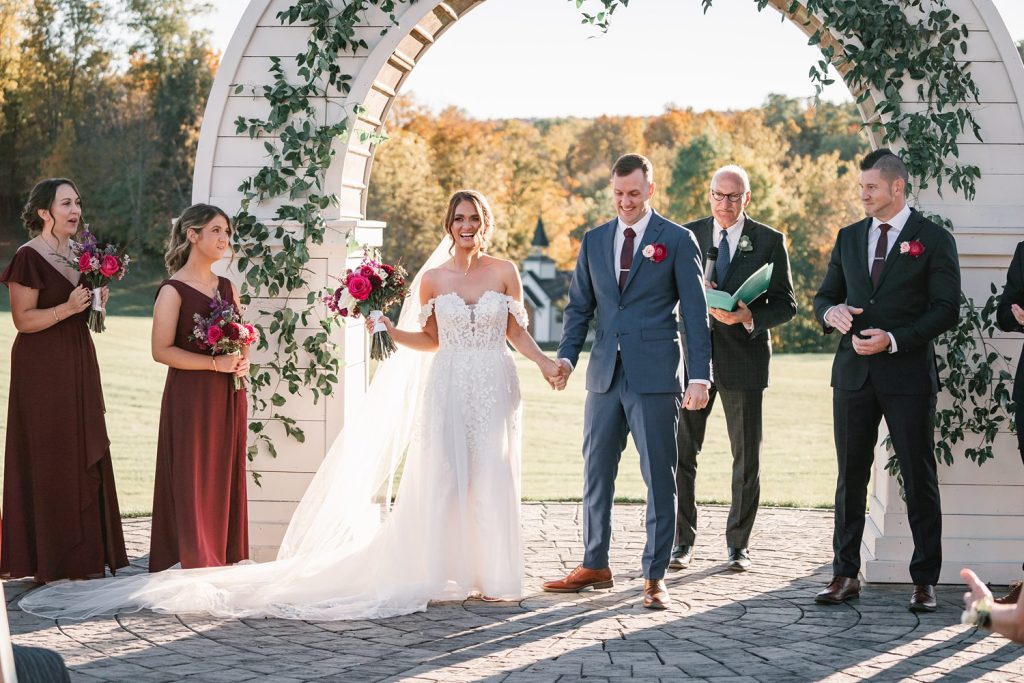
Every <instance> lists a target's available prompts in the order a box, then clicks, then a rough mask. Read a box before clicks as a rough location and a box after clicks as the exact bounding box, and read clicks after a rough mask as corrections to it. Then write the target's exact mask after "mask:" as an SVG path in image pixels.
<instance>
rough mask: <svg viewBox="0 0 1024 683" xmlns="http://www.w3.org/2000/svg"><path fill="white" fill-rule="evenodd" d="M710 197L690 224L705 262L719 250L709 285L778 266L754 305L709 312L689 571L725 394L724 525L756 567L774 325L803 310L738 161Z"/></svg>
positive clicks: (688, 520)
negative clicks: (753, 210)
mask: <svg viewBox="0 0 1024 683" xmlns="http://www.w3.org/2000/svg"><path fill="white" fill-rule="evenodd" d="M708 199H709V201H710V203H711V215H710V216H708V217H707V218H702V219H701V220H698V221H694V222H692V223H688V224H687V225H686V226H684V227H687V228H689V229H690V230H691V231H693V234H694V236H696V238H697V244H698V245H699V246H700V252H701V258H702V259H703V262H704V263H705V264H706V263H707V260H708V250H709V249H711V248H712V247H717V248H718V257H717V259H716V260H715V263H714V266H713V267H712V269H711V272H710V273H709V274H708V275H709V276H710V277H709V280H710V282H709V283H708V284H709V285H710V286H712V287H716V288H717V289H721V290H723V291H726V292H729V293H730V294H731V293H733V292H735V291H736V289H738V288H739V286H740V285H742V284H743V283H744V282H745V281H746V279H747V278H748V277H750V276H751V275H752V274H753V273H754V271H756V270H757V269H758V268H760V267H761V266H763V265H765V264H766V263H772V264H774V268H773V270H772V279H771V283H770V285H769V287H768V292H767V293H766V294H765V295H764V296H761V297H760V298H758V299H756V300H754V301H752V302H751V303H750V306H749V307H748V306H747V305H745V304H743V303H742V302H740V304H739V306H738V308H737V309H736V310H735V311H724V310H722V309H719V308H712V309H709V312H710V314H711V316H712V318H714V319H713V320H712V321H711V346H712V365H713V367H714V385H713V386H712V387H711V391H710V393H709V399H708V404H707V406H706V407H705V408H703V409H702V410H682V411H680V413H679V433H678V444H679V464H678V467H677V469H676V488H677V491H678V496H679V497H678V514H677V515H676V541H675V545H674V547H673V548H672V558H671V560H670V561H669V568H671V569H683V568H684V567H686V566H688V565H689V564H690V560H691V559H692V557H693V545H694V542H695V540H696V537H697V506H696V502H695V498H696V496H695V493H694V480H695V479H696V477H697V455H698V454H700V451H701V448H702V447H703V446H704V434H705V431H706V428H707V421H708V415H710V413H711V407H712V406H713V405H714V403H715V396H716V395H718V396H721V397H722V407H723V409H724V410H725V422H726V426H727V428H728V430H729V442H730V444H731V445H732V505H731V507H730V508H729V519H728V521H727V522H726V529H725V541H726V546H727V552H728V556H729V568H730V569H733V570H736V571H745V570H746V569H748V568H749V567H750V554H749V553H748V551H747V546H748V545H749V540H750V531H751V529H752V528H753V526H754V518H755V517H756V516H757V506H758V502H759V500H760V495H761V484H760V461H761V431H762V430H761V406H762V400H763V397H764V390H765V388H766V387H767V386H768V365H769V362H770V361H771V357H772V337H771V333H770V332H769V329H770V328H772V327H775V326H776V325H781V324H782V323H784V322H787V321H789V320H790V319H792V318H793V316H794V315H796V295H795V294H794V293H793V279H792V277H791V276H790V272H789V256H788V255H787V253H786V236H785V235H783V234H782V233H781V232H779V231H777V230H774V229H772V228H769V227H768V226H767V225H763V224H761V223H758V222H757V221H755V220H754V219H752V218H750V217H749V216H747V215H746V213H745V209H746V207H747V204H749V203H750V179H749V177H748V176H747V172H746V171H744V170H743V169H742V168H740V167H739V166H725V167H723V168H720V169H719V170H718V171H716V172H715V174H714V176H713V177H712V178H711V189H710V190H709V192H708Z"/></svg>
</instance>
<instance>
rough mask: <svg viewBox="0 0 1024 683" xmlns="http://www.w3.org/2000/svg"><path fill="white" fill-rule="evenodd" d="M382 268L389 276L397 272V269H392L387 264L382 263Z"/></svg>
mask: <svg viewBox="0 0 1024 683" xmlns="http://www.w3.org/2000/svg"><path fill="white" fill-rule="evenodd" d="M380 267H381V270H383V271H384V272H385V273H387V274H388V275H391V273H393V272H395V269H394V268H392V267H391V266H389V265H388V264H386V263H382V264H381V266H380Z"/></svg>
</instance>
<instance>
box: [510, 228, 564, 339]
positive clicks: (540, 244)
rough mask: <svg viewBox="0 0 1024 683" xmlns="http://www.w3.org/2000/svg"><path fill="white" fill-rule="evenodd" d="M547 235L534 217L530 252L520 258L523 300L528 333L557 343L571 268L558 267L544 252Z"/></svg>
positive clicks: (559, 337) (560, 335)
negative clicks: (528, 320)
mask: <svg viewBox="0 0 1024 683" xmlns="http://www.w3.org/2000/svg"><path fill="white" fill-rule="evenodd" d="M547 247H548V236H547V234H546V233H545V232H544V221H542V220H541V219H540V218H539V217H538V218H537V228H536V229H535V230H534V231H533V241H532V242H531V243H530V255H529V256H527V257H526V260H525V261H523V270H522V273H521V276H522V278H523V303H524V305H525V306H526V312H527V313H528V314H529V316H530V334H532V335H533V338H534V339H536V340H537V342H539V343H544V342H557V341H558V340H559V339H561V338H562V310H563V309H564V308H565V304H566V301H568V299H569V283H570V282H572V271H570V270H558V269H557V268H556V266H555V262H554V261H552V260H551V259H550V258H548V257H547V255H545V254H544V251H545V250H546V249H547Z"/></svg>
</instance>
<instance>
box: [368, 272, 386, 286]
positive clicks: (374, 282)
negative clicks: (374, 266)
mask: <svg viewBox="0 0 1024 683" xmlns="http://www.w3.org/2000/svg"><path fill="white" fill-rule="evenodd" d="M368 277H369V278H370V284H371V285H373V286H374V288H377V287H380V286H381V285H382V284H384V281H383V280H381V279H380V278H379V277H378V276H377V275H376V274H373V275H369V276H368Z"/></svg>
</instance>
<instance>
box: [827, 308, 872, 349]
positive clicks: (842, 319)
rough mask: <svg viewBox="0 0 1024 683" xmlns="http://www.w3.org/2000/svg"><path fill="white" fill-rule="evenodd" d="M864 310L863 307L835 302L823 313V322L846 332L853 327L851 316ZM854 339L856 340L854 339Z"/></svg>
mask: <svg viewBox="0 0 1024 683" xmlns="http://www.w3.org/2000/svg"><path fill="white" fill-rule="evenodd" d="M863 312H864V309H863V308H857V307H856V306H847V305H846V304H836V305H835V306H833V307H832V308H830V309H829V310H828V313H827V314H826V315H825V324H826V325H828V326H829V327H832V328H834V329H837V330H839V331H840V332H842V333H843V334H846V333H847V332H849V331H850V330H851V329H853V316H855V315H860V314H861V313H863ZM855 341H856V340H855Z"/></svg>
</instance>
